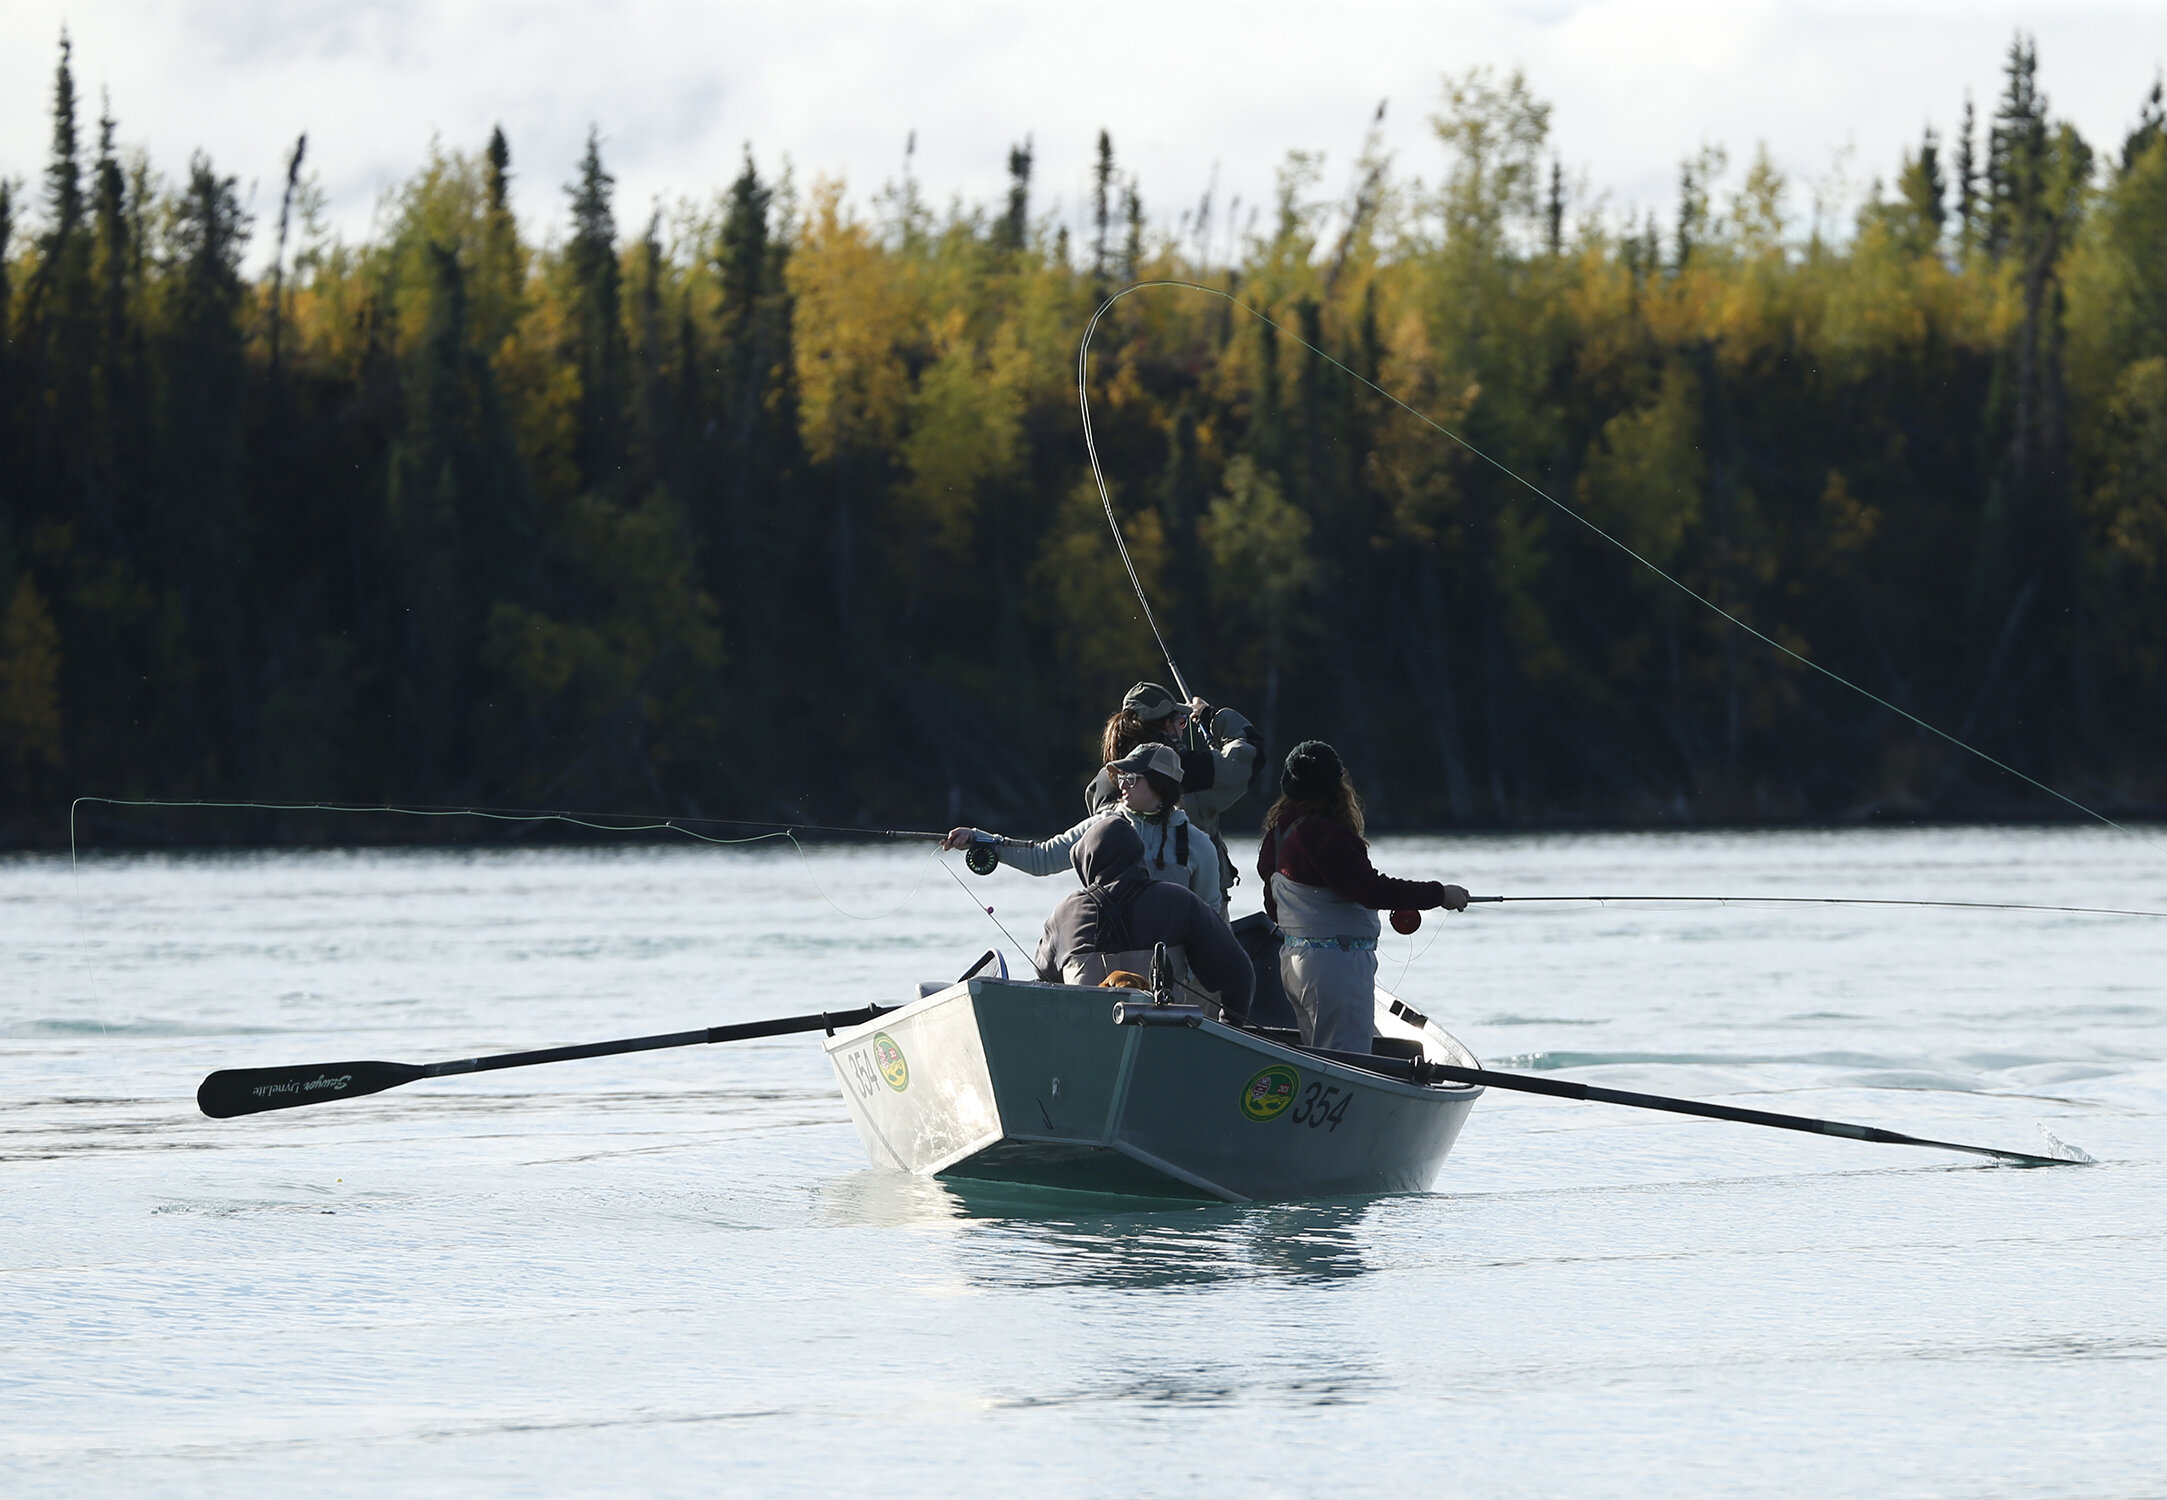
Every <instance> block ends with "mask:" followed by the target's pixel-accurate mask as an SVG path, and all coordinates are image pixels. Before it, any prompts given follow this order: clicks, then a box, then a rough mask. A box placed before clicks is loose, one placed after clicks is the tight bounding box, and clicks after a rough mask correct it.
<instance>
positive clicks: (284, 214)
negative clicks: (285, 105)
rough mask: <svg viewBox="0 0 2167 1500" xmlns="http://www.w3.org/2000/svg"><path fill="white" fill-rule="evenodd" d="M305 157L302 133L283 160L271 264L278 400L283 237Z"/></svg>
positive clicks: (273, 357) (273, 355) (283, 310)
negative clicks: (283, 177) (283, 187)
mask: <svg viewBox="0 0 2167 1500" xmlns="http://www.w3.org/2000/svg"><path fill="white" fill-rule="evenodd" d="M307 155H308V132H307V131H303V132H302V133H301V134H300V136H299V137H298V138H296V139H295V141H294V143H293V151H292V153H291V154H290V155H288V156H287V158H286V190H285V191H284V192H283V193H281V194H279V199H278V247H277V250H276V252H275V254H274V257H273V259H272V261H271V390H272V399H273V400H276V399H277V393H278V385H279V376H280V367H279V351H280V332H281V327H282V324H283V323H284V320H285V316H286V235H287V232H288V231H289V230H290V229H291V228H292V225H293V197H294V193H295V191H296V190H297V189H298V188H299V187H300V186H301V162H302V159H303V158H304V157H306V156H307Z"/></svg>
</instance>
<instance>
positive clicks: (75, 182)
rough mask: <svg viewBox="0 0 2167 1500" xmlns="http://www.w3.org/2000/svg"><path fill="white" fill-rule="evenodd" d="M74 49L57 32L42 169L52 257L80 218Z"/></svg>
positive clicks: (81, 178)
mask: <svg viewBox="0 0 2167 1500" xmlns="http://www.w3.org/2000/svg"><path fill="white" fill-rule="evenodd" d="M74 51H75V46H74V44H73V43H72V42H70V41H69V40H68V34H67V32H65V31H63V32H61V33H60V65H59V66H58V67H57V68H55V69H54V71H53V154H52V158H51V160H50V161H48V162H47V163H46V167H45V221H46V224H47V226H48V228H47V231H46V245H47V250H46V253H47V255H48V256H51V255H52V254H54V253H55V250H56V249H57V247H59V246H61V245H63V244H64V243H65V242H66V241H67V238H68V236H70V235H71V234H73V233H74V232H75V229H76V226H77V224H78V223H80V222H81V220H82V217H83V166H82V142H81V141H80V140H79V139H78V138H77V133H76V128H75V74H74V71H73V70H72V69H71V68H70V67H69V61H70V59H71V57H72V56H73V54H74Z"/></svg>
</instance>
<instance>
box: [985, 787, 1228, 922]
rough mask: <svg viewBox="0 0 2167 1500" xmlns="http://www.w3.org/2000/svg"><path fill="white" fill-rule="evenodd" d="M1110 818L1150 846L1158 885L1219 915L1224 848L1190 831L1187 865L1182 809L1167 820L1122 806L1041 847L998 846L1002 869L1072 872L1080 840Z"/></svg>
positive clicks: (1149, 863)
mask: <svg viewBox="0 0 2167 1500" xmlns="http://www.w3.org/2000/svg"><path fill="white" fill-rule="evenodd" d="M1110 817H1123V818H1127V819H1128V820H1129V822H1130V823H1131V824H1133V825H1134V826H1135V828H1136V833H1137V837H1139V838H1141V839H1142V840H1143V841H1144V868H1145V869H1147V870H1149V871H1150V872H1151V878H1152V879H1153V880H1171V881H1174V882H1176V883H1177V884H1181V885H1186V886H1187V887H1188V888H1189V889H1190V890H1192V891H1194V892H1195V893H1196V898H1197V899H1198V900H1199V901H1202V902H1203V903H1204V904H1205V905H1207V906H1209V907H1210V908H1211V909H1212V910H1213V911H1217V910H1219V904H1220V898H1221V894H1222V893H1221V890H1220V886H1219V851H1218V848H1217V846H1216V845H1214V844H1213V843H1212V841H1211V839H1210V837H1209V836H1208V835H1206V834H1205V832H1204V831H1203V830H1202V829H1200V828H1188V837H1187V839H1186V842H1187V844H1188V846H1189V849H1188V854H1189V857H1188V859H1187V860H1186V861H1183V860H1182V859H1181V857H1180V856H1181V845H1182V844H1183V842H1184V839H1183V837H1182V830H1183V828H1185V827H1187V825H1188V822H1189V819H1188V816H1187V814H1185V813H1183V812H1182V810H1181V809H1180V808H1178V807H1177V808H1175V809H1174V810H1173V811H1172V812H1169V813H1166V814H1165V815H1163V816H1161V815H1159V814H1156V813H1155V814H1152V815H1151V816H1148V817H1147V816H1145V815H1144V814H1143V813H1140V812H1137V811H1136V810H1135V809H1134V808H1132V807H1130V806H1129V805H1128V804H1127V803H1117V804H1116V805H1114V806H1112V807H1109V808H1107V809H1105V810H1104V811H1103V812H1096V813H1093V814H1092V815H1091V816H1090V817H1088V818H1085V819H1084V820H1083V821H1082V822H1081V823H1078V824H1077V825H1076V826H1075V827H1074V828H1071V829H1068V830H1067V831H1065V832H1062V833H1057V834H1055V835H1054V836H1053V837H1052V838H1050V839H1041V840H1039V841H1038V842H1037V843H1035V844H1000V845H996V846H995V848H994V854H995V856H996V857H997V858H999V860H1000V861H1001V863H1002V864H1004V865H1007V866H1008V867H1009V868H1010V869H1014V870H1021V871H1023V873H1024V874H1026V875H1053V874H1058V873H1059V872H1060V871H1063V870H1066V869H1068V868H1069V867H1070V866H1069V851H1070V850H1071V849H1073V848H1075V847H1076V842H1077V840H1079V839H1081V838H1082V837H1083V836H1084V834H1085V832H1087V831H1088V830H1089V829H1090V827H1091V825H1092V824H1094V823H1096V822H1098V821H1099V820H1100V819H1101V818H1110ZM972 831H973V832H977V831H978V830H976V829H974V830H972Z"/></svg>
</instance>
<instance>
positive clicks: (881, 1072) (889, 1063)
mask: <svg viewBox="0 0 2167 1500" xmlns="http://www.w3.org/2000/svg"><path fill="white" fill-rule="evenodd" d="M850 1075H851V1082H852V1083H853V1084H855V1085H856V1086H857V1090H858V1097H859V1098H861V1099H870V1098H872V1097H873V1094H874V1091H875V1090H877V1089H878V1088H879V1087H880V1085H882V1084H884V1083H885V1084H886V1085H888V1087H889V1088H891V1089H894V1090H895V1091H896V1092H897V1093H899V1094H900V1093H902V1092H903V1091H904V1090H905V1089H907V1088H909V1087H910V1064H909V1063H907V1062H905V1061H904V1060H903V1049H902V1048H901V1047H898V1046H897V1045H896V1044H895V1040H894V1038H892V1037H890V1036H889V1035H888V1033H887V1032H885V1031H882V1032H876V1033H875V1034H874V1036H873V1040H872V1041H871V1042H870V1043H869V1044H867V1045H866V1046H863V1047H859V1048H857V1049H856V1050H855V1051H853V1052H851V1054H850Z"/></svg>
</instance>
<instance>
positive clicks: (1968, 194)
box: [1956, 93, 1980, 256]
mask: <svg viewBox="0 0 2167 1500" xmlns="http://www.w3.org/2000/svg"><path fill="white" fill-rule="evenodd" d="M1978 134H1979V127H1978V121H1977V119H1976V117H1975V111H1974V110H1973V109H1972V104H1971V95H1970V94H1968V93H1967V94H1965V95H1964V123H1963V126H1962V127H1961V128H1960V129H1959V130H1958V132H1957V137H1956V248H1957V253H1958V255H1959V256H1969V255H1970V254H1971V252H1972V251H1973V250H1975V249H1977V248H1978V246H1979V238H1980V236H1979V163H1978V158H1977V155H1976V151H1977V147H1976V145H1975V142H1976V141H1977V139H1978Z"/></svg>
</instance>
